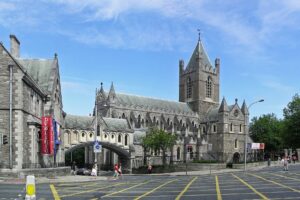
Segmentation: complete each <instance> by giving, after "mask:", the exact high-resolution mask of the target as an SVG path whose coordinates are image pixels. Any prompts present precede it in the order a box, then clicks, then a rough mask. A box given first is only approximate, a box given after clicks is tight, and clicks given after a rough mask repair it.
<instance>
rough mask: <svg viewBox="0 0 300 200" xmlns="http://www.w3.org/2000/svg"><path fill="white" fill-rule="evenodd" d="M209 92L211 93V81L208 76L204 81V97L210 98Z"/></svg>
mask: <svg viewBox="0 0 300 200" xmlns="http://www.w3.org/2000/svg"><path fill="white" fill-rule="evenodd" d="M211 91H212V80H211V77H210V76H209V77H208V78H207V80H206V97H208V98H211Z"/></svg>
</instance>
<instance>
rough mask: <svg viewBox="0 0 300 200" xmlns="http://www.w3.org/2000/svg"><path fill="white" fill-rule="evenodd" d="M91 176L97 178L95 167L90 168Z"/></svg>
mask: <svg viewBox="0 0 300 200" xmlns="http://www.w3.org/2000/svg"><path fill="white" fill-rule="evenodd" d="M91 176H97V170H96V165H94V167H93V168H92V172H91Z"/></svg>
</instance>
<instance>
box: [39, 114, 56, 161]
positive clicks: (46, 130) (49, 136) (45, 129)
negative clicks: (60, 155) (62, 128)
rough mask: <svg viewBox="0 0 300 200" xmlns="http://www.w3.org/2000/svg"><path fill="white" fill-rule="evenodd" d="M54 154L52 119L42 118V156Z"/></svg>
mask: <svg viewBox="0 0 300 200" xmlns="http://www.w3.org/2000/svg"><path fill="white" fill-rule="evenodd" d="M53 153H54V133H53V122H52V117H51V116H47V117H42V130H41V154H50V155H53Z"/></svg>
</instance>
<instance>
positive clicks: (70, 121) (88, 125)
mask: <svg viewBox="0 0 300 200" xmlns="http://www.w3.org/2000/svg"><path fill="white" fill-rule="evenodd" d="M94 118H95V117H94V116H79V115H69V114H68V115H67V116H66V118H65V128H66V129H78V130H94ZM102 119H103V123H101V124H100V126H104V129H103V130H105V131H114V132H118V131H119V132H133V130H131V129H130V127H129V125H128V123H127V120H126V119H118V118H107V117H103V118H102Z"/></svg>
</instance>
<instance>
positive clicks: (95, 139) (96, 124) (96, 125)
mask: <svg viewBox="0 0 300 200" xmlns="http://www.w3.org/2000/svg"><path fill="white" fill-rule="evenodd" d="M97 133H98V102H97V89H96V105H95V133H94V145H96V142H97ZM94 155H95V160H94V162H95V166H94V167H95V169H96V176H97V172H98V165H97V162H98V160H97V152H96V151H95V150H94Z"/></svg>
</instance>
